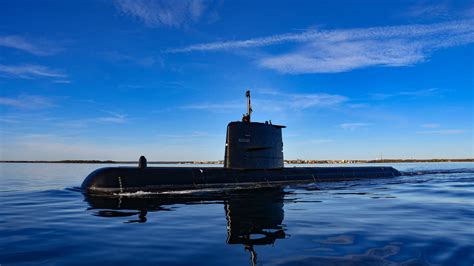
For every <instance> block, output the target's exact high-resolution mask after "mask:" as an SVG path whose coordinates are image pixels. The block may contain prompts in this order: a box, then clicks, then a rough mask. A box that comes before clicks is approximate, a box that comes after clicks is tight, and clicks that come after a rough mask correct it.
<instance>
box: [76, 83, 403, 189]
mask: <svg viewBox="0 0 474 266" xmlns="http://www.w3.org/2000/svg"><path fill="white" fill-rule="evenodd" d="M246 98H247V113H246V114H244V115H243V117H242V120H241V121H233V122H230V123H229V124H228V125H227V133H226V142H225V155H224V166H223V167H149V166H148V165H147V160H146V158H145V157H144V156H141V157H140V159H139V161H138V166H137V167H124V166H120V167H104V168H100V169H97V170H95V171H93V172H92V173H90V174H89V175H88V176H87V177H86V178H85V179H84V181H83V183H82V185H81V188H82V189H83V190H84V191H86V192H88V193H95V194H116V193H133V192H139V191H143V192H166V191H177V190H194V189H209V188H210V189H246V188H268V187H278V186H284V185H288V184H298V183H314V182H333V181H349V180H357V179H365V178H387V177H395V176H400V175H401V174H400V172H399V171H397V170H396V169H394V168H393V167H388V166H369V167H284V161H283V137H282V129H283V128H285V126H283V125H276V124H272V123H271V121H266V122H263V123H262V122H253V121H251V114H252V112H253V110H252V105H251V98H250V91H247V92H246Z"/></svg>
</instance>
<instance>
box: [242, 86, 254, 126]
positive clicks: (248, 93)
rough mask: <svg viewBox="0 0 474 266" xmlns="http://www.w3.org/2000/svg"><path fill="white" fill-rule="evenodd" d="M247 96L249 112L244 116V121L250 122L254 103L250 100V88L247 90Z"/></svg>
mask: <svg viewBox="0 0 474 266" xmlns="http://www.w3.org/2000/svg"><path fill="white" fill-rule="evenodd" d="M245 97H247V113H246V114H245V115H244V116H243V117H242V122H247V123H250V115H251V114H252V112H253V110H252V104H251V102H250V90H248V91H246V92H245Z"/></svg>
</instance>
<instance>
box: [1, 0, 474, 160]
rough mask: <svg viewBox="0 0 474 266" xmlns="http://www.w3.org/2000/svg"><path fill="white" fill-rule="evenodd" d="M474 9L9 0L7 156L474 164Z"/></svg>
mask: <svg viewBox="0 0 474 266" xmlns="http://www.w3.org/2000/svg"><path fill="white" fill-rule="evenodd" d="M473 48H474V2H472V1H467V0H466V1H443V0H441V1H409V0H404V1H391V0H387V1H375V0H372V1H299V0H297V1H224V0H222V1H204V0H176V1H160V0H156V1H152V0H116V1H106V0H95V1H88V0H82V1H59V0H57V1H53V0H45V1H30V0H26V1H25V0H15V1H9V0H0V159H1V160H63V159H71V160H72V159H98V160H137V159H138V157H139V156H140V155H145V156H146V157H147V158H148V159H149V160H151V161H158V160H162V161H166V160H222V159H223V156H224V144H225V132H226V126H227V123H228V122H230V121H238V120H240V119H241V117H242V114H244V113H245V112H246V100H245V91H246V90H247V89H250V90H251V92H252V103H253V110H254V113H253V115H252V120H253V121H260V122H263V121H266V120H271V121H272V123H273V124H281V125H286V126H287V128H285V129H284V130H283V138H284V153H285V159H377V158H380V157H382V158H404V159H411V158H419V159H423V158H473V157H474V155H473V154H474V152H473V150H474V136H473V135H474V133H473V124H474V118H473V113H474V112H473V111H474V110H473V105H474V100H473V99H474V98H473V92H474V81H473V79H474V65H473V64H474V50H473Z"/></svg>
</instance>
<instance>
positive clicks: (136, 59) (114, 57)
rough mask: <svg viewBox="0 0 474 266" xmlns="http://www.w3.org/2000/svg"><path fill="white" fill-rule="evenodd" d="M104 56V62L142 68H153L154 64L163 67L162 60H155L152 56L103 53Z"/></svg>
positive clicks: (114, 52)
mask: <svg viewBox="0 0 474 266" xmlns="http://www.w3.org/2000/svg"><path fill="white" fill-rule="evenodd" d="M104 56H105V59H106V60H109V61H112V62H129V63H133V64H137V65H141V66H144V67H148V66H153V65H155V64H156V63H159V64H161V65H163V60H162V59H161V58H155V57H153V56H132V55H130V54H125V53H121V52H118V51H108V52H105V53H104Z"/></svg>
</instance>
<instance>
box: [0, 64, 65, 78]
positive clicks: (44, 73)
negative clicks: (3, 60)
mask: <svg viewBox="0 0 474 266" xmlns="http://www.w3.org/2000/svg"><path fill="white" fill-rule="evenodd" d="M1 74H3V75H6V76H11V77H18V78H22V79H31V78H37V77H43V78H67V75H66V74H64V73H62V72H60V71H57V70H53V69H50V68H49V67H46V66H41V65H1V64H0V75H1Z"/></svg>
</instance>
